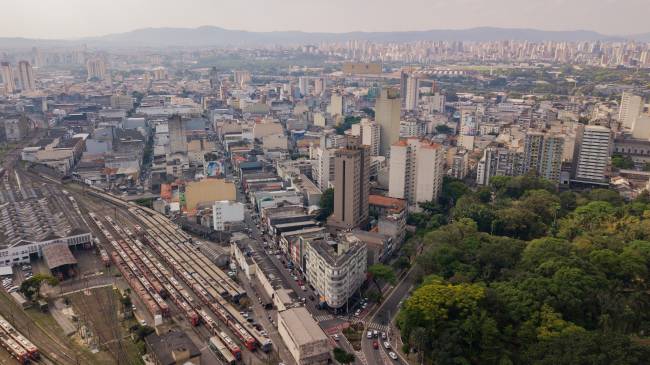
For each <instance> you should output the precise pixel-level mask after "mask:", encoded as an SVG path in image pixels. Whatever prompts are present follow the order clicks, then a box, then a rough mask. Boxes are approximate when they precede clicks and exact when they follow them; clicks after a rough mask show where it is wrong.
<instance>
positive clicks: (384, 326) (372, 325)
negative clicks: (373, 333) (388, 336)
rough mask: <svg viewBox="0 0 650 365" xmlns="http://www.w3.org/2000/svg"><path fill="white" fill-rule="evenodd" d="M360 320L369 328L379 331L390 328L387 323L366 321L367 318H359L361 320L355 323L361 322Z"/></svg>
mask: <svg viewBox="0 0 650 365" xmlns="http://www.w3.org/2000/svg"><path fill="white" fill-rule="evenodd" d="M359 322H361V323H363V324H364V326H366V327H368V329H371V330H377V331H380V332H388V329H389V326H388V325H387V324H379V323H375V322H370V321H366V320H363V319H359V320H357V321H355V323H359Z"/></svg>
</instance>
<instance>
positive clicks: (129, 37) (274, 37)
mask: <svg viewBox="0 0 650 365" xmlns="http://www.w3.org/2000/svg"><path fill="white" fill-rule="evenodd" d="M625 39H632V40H638V41H643V42H650V33H645V34H636V35H629V36H609V35H604V34H600V33H597V32H593V31H588V30H572V31H545V30H537V29H514V28H493V27H482V28H471V29H460V30H452V29H436V30H424V31H407V32H348V33H309V32H300V31H282V32H248V31H243V30H229V29H224V28H220V27H214V26H203V27H198V28H144V29H137V30H133V31H130V32H126V33H116V34H109V35H105V36H100V37H92V38H82V39H77V40H49V39H28V38H2V37H0V48H2V49H10V48H28V47H65V46H74V45H80V44H87V45H88V46H90V47H98V48H123V47H127V48H129V47H154V48H157V47H207V46H254V45H269V44H277V45H290V44H315V43H320V42H341V41H348V40H367V41H375V42H413V41H436V40H441V41H443V40H444V41H500V40H528V41H533V42H540V41H597V40H600V41H616V40H625Z"/></svg>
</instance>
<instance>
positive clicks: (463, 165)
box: [450, 150, 469, 180]
mask: <svg viewBox="0 0 650 365" xmlns="http://www.w3.org/2000/svg"><path fill="white" fill-rule="evenodd" d="M468 173H469V152H467V150H460V151H457V152H456V154H455V155H454V156H453V157H452V159H451V169H450V175H451V177H453V178H456V179H460V180H462V179H464V178H465V177H467V174H468Z"/></svg>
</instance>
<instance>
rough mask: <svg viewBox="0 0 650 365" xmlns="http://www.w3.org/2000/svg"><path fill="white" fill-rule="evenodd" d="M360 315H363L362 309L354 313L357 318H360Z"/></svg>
mask: <svg viewBox="0 0 650 365" xmlns="http://www.w3.org/2000/svg"><path fill="white" fill-rule="evenodd" d="M359 314H361V309H357V311H356V312H354V316H355V317H359Z"/></svg>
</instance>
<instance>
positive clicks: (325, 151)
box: [311, 147, 335, 191]
mask: <svg viewBox="0 0 650 365" xmlns="http://www.w3.org/2000/svg"><path fill="white" fill-rule="evenodd" d="M334 151H335V150H334V149H332V148H321V147H314V148H313V149H312V150H311V152H312V153H311V159H312V160H314V164H313V165H312V170H311V174H312V177H313V180H314V182H315V183H316V185H317V186H318V188H319V189H321V190H322V191H325V190H327V189H328V188H330V187H331V186H332V184H333V183H334Z"/></svg>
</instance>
